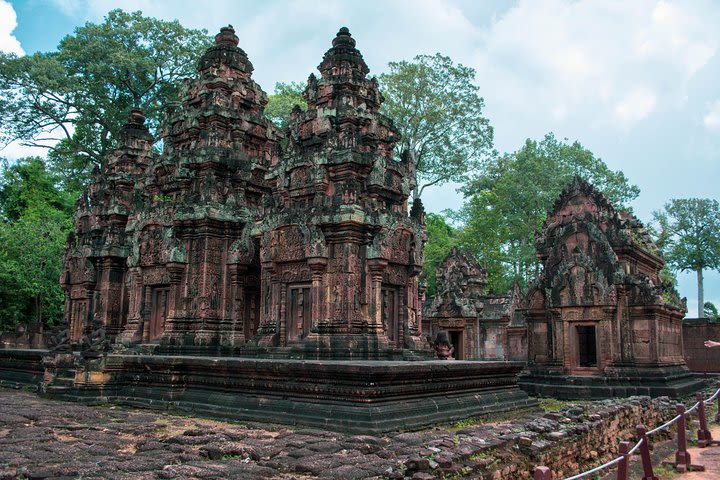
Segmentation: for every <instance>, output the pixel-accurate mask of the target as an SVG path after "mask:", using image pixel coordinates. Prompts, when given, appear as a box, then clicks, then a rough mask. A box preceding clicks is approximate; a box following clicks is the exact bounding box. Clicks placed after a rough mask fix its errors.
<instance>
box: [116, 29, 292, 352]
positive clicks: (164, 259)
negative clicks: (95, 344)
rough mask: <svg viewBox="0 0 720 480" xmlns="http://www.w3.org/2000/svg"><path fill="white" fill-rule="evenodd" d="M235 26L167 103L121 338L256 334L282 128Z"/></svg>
mask: <svg viewBox="0 0 720 480" xmlns="http://www.w3.org/2000/svg"><path fill="white" fill-rule="evenodd" d="M252 70H253V67H252V64H251V63H250V61H249V60H248V58H247V55H246V54H245V52H244V51H243V50H242V49H240V48H238V37H237V36H236V35H235V31H234V30H233V28H232V27H231V26H228V27H224V28H222V29H221V30H220V33H219V34H218V35H217V36H216V37H215V45H214V46H212V47H210V48H209V49H208V50H207V51H206V52H205V54H204V55H203V56H202V58H201V59H200V61H199V64H198V78H197V79H191V80H186V81H185V84H184V85H183V88H182V91H181V94H180V101H179V102H178V103H177V104H175V105H171V106H170V108H169V109H168V114H167V117H166V120H165V124H164V130H163V132H162V136H163V140H164V152H163V155H162V156H160V158H158V160H157V161H156V162H155V163H153V164H152V166H151V167H150V168H149V169H148V174H147V175H145V177H144V178H143V182H142V184H141V187H140V189H141V191H142V194H143V204H144V208H143V209H142V210H140V211H138V212H137V213H136V214H135V215H134V216H133V217H132V218H131V219H130V220H129V224H128V231H129V233H130V235H131V236H132V240H133V242H132V244H133V248H132V251H131V252H130V256H129V259H128V265H129V278H128V296H129V309H128V317H127V326H126V328H125V331H124V333H123V337H122V340H124V341H129V342H153V341H158V342H160V343H162V344H170V345H184V346H218V347H221V346H226V347H232V346H235V345H238V344H240V343H243V342H245V341H246V340H247V339H249V338H250V337H252V335H254V333H255V330H256V328H257V324H258V320H259V319H258V315H259V289H260V285H259V279H260V272H259V268H260V265H259V260H258V251H257V248H256V247H255V245H254V243H253V240H252V237H251V232H250V230H251V228H252V227H253V226H254V224H255V222H256V221H258V220H259V219H260V218H262V215H263V213H264V212H263V206H262V203H263V202H262V197H263V196H264V195H267V194H269V192H270V190H269V188H268V187H267V185H266V182H265V175H266V173H267V171H268V168H269V167H270V166H271V165H272V164H273V163H276V162H277V159H278V158H277V157H278V145H277V140H278V139H279V135H280V133H279V131H278V130H277V128H276V127H275V126H274V125H272V123H271V122H270V121H268V120H267V119H266V118H265V117H264V116H263V109H264V106H265V104H266V103H267V96H266V95H265V93H264V92H263V91H262V90H261V89H260V87H259V86H258V85H257V84H256V83H255V82H254V81H253V80H252V78H251V73H252Z"/></svg>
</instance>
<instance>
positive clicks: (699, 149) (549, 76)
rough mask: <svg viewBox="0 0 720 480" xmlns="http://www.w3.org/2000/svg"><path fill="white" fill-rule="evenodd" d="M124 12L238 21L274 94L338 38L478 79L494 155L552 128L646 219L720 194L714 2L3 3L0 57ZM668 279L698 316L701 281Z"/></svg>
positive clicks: (714, 294) (384, 56) (203, 23)
mask: <svg viewBox="0 0 720 480" xmlns="http://www.w3.org/2000/svg"><path fill="white" fill-rule="evenodd" d="M119 7H122V8H123V9H125V10H141V11H142V12H143V13H144V14H145V15H149V16H153V17H157V18H162V19H166V20H172V19H177V20H179V21H180V22H181V23H182V24H183V25H185V26H187V27H194V28H205V29H207V30H208V31H209V32H210V33H215V32H217V31H218V30H219V28H220V27H221V26H224V25H227V24H232V25H233V26H234V27H235V30H236V32H237V35H238V36H239V37H240V46H241V47H242V48H243V49H244V50H245V51H246V52H247V53H248V56H249V58H250V60H251V61H252V63H253V65H254V67H255V71H254V73H253V77H254V79H255V80H256V81H257V82H258V83H259V84H260V85H261V86H262V88H263V89H264V90H265V91H266V92H270V93H272V91H273V87H274V85H275V82H290V81H304V80H305V79H307V76H308V75H309V74H310V73H312V72H316V66H317V65H318V64H319V63H320V60H321V58H322V55H323V53H324V52H325V51H326V50H327V49H328V47H329V46H330V42H331V40H332V38H333V37H334V35H335V33H336V32H337V30H338V28H339V27H341V26H347V27H348V28H350V31H351V33H352V34H353V37H354V38H355V39H356V40H357V47H358V48H359V49H360V50H361V51H362V53H363V55H364V57H365V60H366V62H367V64H368V66H369V67H370V70H371V74H379V73H382V72H383V71H384V70H385V69H386V66H387V63H388V62H389V61H391V60H401V59H408V60H409V59H411V58H412V57H414V56H415V55H418V54H434V53H436V52H440V53H443V54H445V55H448V56H450V57H451V58H452V59H453V60H454V61H455V62H460V63H462V64H464V65H467V66H470V67H473V68H475V70H476V71H477V76H476V84H477V85H478V86H479V87H480V91H481V94H482V96H483V97H484V99H485V105H486V108H485V114H486V116H487V117H488V118H489V119H490V122H491V124H492V126H493V127H494V130H495V148H496V149H497V150H499V151H501V152H509V151H515V150H517V149H518V148H520V147H521V146H522V144H523V143H524V141H525V139H527V138H532V139H537V140H540V139H542V137H543V136H544V135H545V134H546V133H548V132H554V133H555V136H556V137H557V138H561V139H562V138H568V139H569V140H570V141H574V140H578V141H580V143H582V144H583V145H584V146H585V147H587V148H589V149H590V150H591V151H592V152H593V153H594V154H595V155H596V156H598V157H600V158H602V159H603V160H604V161H605V163H607V165H608V166H609V167H610V168H612V169H621V170H623V171H624V172H625V174H626V175H627V177H628V178H629V180H630V181H631V182H632V183H634V184H636V185H638V186H639V187H640V190H641V193H640V196H639V198H638V199H636V200H635V201H634V202H633V203H632V207H633V209H634V212H635V214H636V215H637V216H638V218H640V220H642V221H644V222H648V221H649V220H650V218H651V215H652V212H653V211H654V210H658V209H661V208H662V207H663V205H664V204H665V203H666V202H668V201H669V200H670V199H672V198H688V197H701V198H713V199H719V198H720V186H719V181H720V81H719V80H718V79H720V53H719V49H720V28H718V25H720V2H718V1H714V0H677V1H669V0H633V1H626V0H576V1H568V0H515V1H504V0H496V1H477V0H383V1H380V0H362V1H357V0H344V1H339V0H332V1H331V0H293V1H289V0H288V1H278V0H266V1H262V2H258V1H254V0H213V2H211V3H210V4H208V6H203V5H202V4H201V3H200V2H197V0H174V1H169V0H168V1H160V0H125V1H122V2H119V1H110V0H44V1H41V0H23V1H20V0H17V1H9V2H8V1H7V0H0V50H2V51H5V52H15V53H17V54H19V55H22V54H32V53H34V52H37V51H52V50H54V49H55V48H56V46H57V44H58V42H59V40H60V39H61V38H62V37H63V36H64V35H67V34H70V33H72V31H73V30H74V28H75V27H77V26H79V25H82V24H84V23H85V22H88V21H89V22H101V21H102V19H103V17H104V15H105V14H106V13H107V12H108V11H109V10H111V9H113V8H119ZM27 153H28V151H27V150H26V149H25V148H23V147H20V146H19V145H16V144H14V145H11V146H9V147H7V148H5V149H4V150H0V156H3V157H7V158H10V159H13V158H18V157H20V156H23V155H26V154H27ZM456 187H457V185H452V184H451V185H445V186H443V187H439V188H433V189H428V190H429V191H428V190H426V192H425V193H424V194H423V195H424V204H425V206H426V208H427V209H428V210H430V211H434V212H440V211H442V210H445V209H448V208H452V209H455V208H459V207H460V205H461V204H462V196H461V195H459V194H458V193H457V192H455V188H456ZM718 234H720V232H718ZM678 280H679V290H680V294H681V295H682V296H687V297H688V307H689V312H688V316H690V317H692V316H696V314H697V287H696V279H695V275H694V274H692V273H686V274H680V275H679V277H678ZM705 300H706V301H712V302H714V303H715V304H716V305H720V274H719V273H718V272H706V278H705Z"/></svg>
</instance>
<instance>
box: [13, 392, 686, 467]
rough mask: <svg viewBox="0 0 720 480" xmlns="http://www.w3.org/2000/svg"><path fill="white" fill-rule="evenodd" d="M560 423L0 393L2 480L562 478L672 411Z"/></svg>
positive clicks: (589, 416) (576, 414)
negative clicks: (376, 425)
mask: <svg viewBox="0 0 720 480" xmlns="http://www.w3.org/2000/svg"><path fill="white" fill-rule="evenodd" d="M557 406H558V407H559V409H558V411H556V412H547V413H545V414H541V415H537V414H535V415H525V416H522V417H519V418H514V419H510V420H504V421H494V422H493V423H482V422H478V423H477V424H472V421H467V422H464V423H459V424H455V425H451V426H445V427H440V428H434V429H429V430H423V431H417V432H401V433H394V434H389V435H385V436H367V435H365V436H363V435H354V436H351V435H343V434H339V433H334V432H328V431H324V430H319V429H294V428H287V427H283V426H279V425H272V424H253V423H245V424H234V423H223V422H216V421H211V420H203V419H197V418H189V417H179V416H173V415H169V414H159V413H155V412H149V411H143V410H134V409H124V408H120V407H110V408H98V407H91V406H85V405H79V404H75V403H59V402H54V401H50V400H45V399H41V398H38V397H37V396H35V395H32V394H30V393H26V392H22V391H13V390H9V389H0V479H13V478H26V479H60V478H62V479H76V478H83V479H93V478H106V479H116V480H120V479H151V478H153V479H154V478H163V479H173V478H178V479H179V478H182V479H225V478H242V479H255V478H258V479H260V478H273V479H275V478H279V479H299V480H301V479H314V478H333V479H365V478H375V479H398V480H399V479H414V480H420V479H433V478H437V479H441V478H446V479H447V478H481V479H492V480H505V479H521V478H530V476H531V474H530V472H531V469H532V468H533V466H534V465H538V464H544V465H547V466H549V467H551V468H552V469H553V471H554V472H555V473H556V475H558V476H562V475H568V474H571V473H573V472H579V471H581V470H582V469H584V468H587V467H590V466H592V465H595V464H598V463H599V462H601V461H604V460H607V459H610V458H612V457H613V456H614V454H615V453H616V452H617V445H618V441H619V440H621V439H631V438H632V436H633V431H634V427H635V425H636V424H638V423H645V424H646V425H648V426H651V427H652V426H655V425H657V424H659V423H660V422H661V421H663V420H665V419H667V418H670V417H671V416H672V415H673V407H674V402H672V401H670V400H668V399H667V398H658V399H654V400H651V399H650V398H649V397H632V398H629V399H615V400H603V401H597V402H584V403H578V402H575V403H568V402H565V403H558V404H557Z"/></svg>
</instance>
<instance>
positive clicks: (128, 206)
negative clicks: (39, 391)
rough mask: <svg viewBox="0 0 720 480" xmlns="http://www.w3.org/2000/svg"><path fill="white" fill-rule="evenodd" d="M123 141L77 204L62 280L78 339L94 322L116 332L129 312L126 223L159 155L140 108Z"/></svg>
mask: <svg viewBox="0 0 720 480" xmlns="http://www.w3.org/2000/svg"><path fill="white" fill-rule="evenodd" d="M118 140H119V145H118V146H117V148H116V149H115V150H114V151H113V152H112V153H110V155H109V156H108V157H107V158H106V159H105V162H104V165H103V166H102V168H95V170H94V171H93V174H92V179H91V181H90V185H89V186H88V189H87V190H86V191H85V192H84V194H83V195H82V196H81V197H80V199H79V200H78V201H77V203H76V205H75V216H74V223H75V232H74V233H72V234H70V236H69V237H68V242H67V247H66V251H65V258H64V269H63V275H62V278H61V279H60V283H61V284H62V286H63V288H64V289H65V292H66V295H65V320H66V321H67V323H68V325H67V327H68V329H69V331H70V339H71V340H73V341H77V340H78V339H80V337H81V336H82V335H83V334H86V333H89V332H90V330H91V329H92V328H93V323H95V324H96V325H95V328H98V327H102V328H104V329H105V330H106V332H107V333H108V334H109V335H110V336H115V335H117V334H118V333H119V332H120V331H121V329H122V327H123V325H124V321H125V316H126V315H127V291H126V289H125V280H126V278H127V265H126V260H127V257H128V254H129V251H130V239H129V238H128V235H127V233H126V231H125V227H126V225H127V221H128V218H129V217H130V216H132V215H133V214H134V213H135V208H136V205H137V203H138V202H137V200H138V192H137V190H136V188H135V185H136V183H137V182H138V181H139V179H140V178H141V177H142V175H144V173H145V170H146V169H147V167H148V165H149V164H150V162H151V160H152V157H153V154H152V144H153V138H152V136H151V135H150V132H149V131H148V128H147V127H146V126H145V117H144V116H143V114H142V112H141V111H140V110H133V111H132V112H131V113H130V115H129V116H128V121H127V123H126V124H125V125H124V126H123V128H122V130H121V131H120V133H119V135H118Z"/></svg>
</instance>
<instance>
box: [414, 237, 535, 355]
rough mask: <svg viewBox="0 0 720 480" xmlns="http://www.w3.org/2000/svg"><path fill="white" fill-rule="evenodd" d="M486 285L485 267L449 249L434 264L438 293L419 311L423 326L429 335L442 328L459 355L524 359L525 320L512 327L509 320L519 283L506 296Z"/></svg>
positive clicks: (468, 255)
mask: <svg viewBox="0 0 720 480" xmlns="http://www.w3.org/2000/svg"><path fill="white" fill-rule="evenodd" d="M486 285H487V271H486V270H485V268H483V267H482V266H481V265H479V264H478V263H477V262H476V261H475V260H474V259H473V258H472V256H471V255H470V254H469V253H467V252H464V251H462V250H460V249H459V248H457V247H455V248H453V249H452V250H451V251H450V253H448V255H447V256H446V257H445V259H444V260H443V261H442V263H440V265H438V267H437V286H438V292H437V295H435V298H434V299H433V300H432V302H431V303H430V304H429V305H428V308H427V309H426V313H425V315H423V322H424V327H423V329H424V331H426V332H427V333H428V334H429V335H430V337H431V338H435V336H436V335H437V333H438V332H439V331H447V333H448V336H449V337H450V339H451V343H452V345H453V347H454V348H455V352H454V356H455V358H457V359H459V360H465V359H481V360H522V361H524V360H525V359H526V358H527V347H526V342H525V339H526V335H525V324H524V323H523V324H522V325H521V326H520V327H519V328H518V327H516V326H514V325H512V322H511V321H512V319H513V317H514V313H515V309H516V307H517V305H518V301H519V298H520V288H519V286H518V285H517V283H515V284H513V286H512V288H511V289H510V292H509V293H508V295H492V294H488V293H487V292H486V291H485V290H486Z"/></svg>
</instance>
